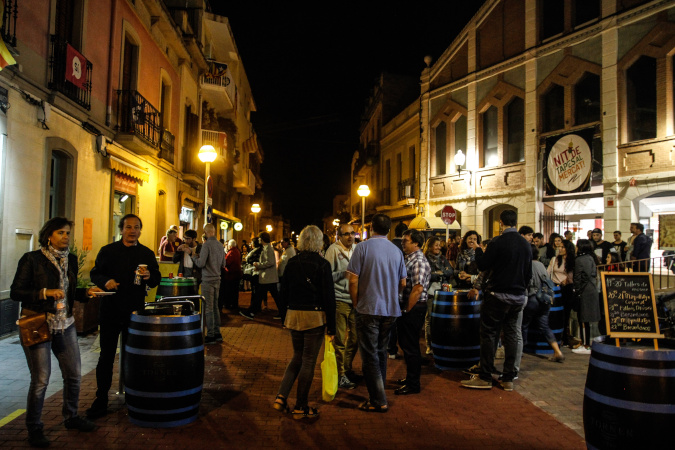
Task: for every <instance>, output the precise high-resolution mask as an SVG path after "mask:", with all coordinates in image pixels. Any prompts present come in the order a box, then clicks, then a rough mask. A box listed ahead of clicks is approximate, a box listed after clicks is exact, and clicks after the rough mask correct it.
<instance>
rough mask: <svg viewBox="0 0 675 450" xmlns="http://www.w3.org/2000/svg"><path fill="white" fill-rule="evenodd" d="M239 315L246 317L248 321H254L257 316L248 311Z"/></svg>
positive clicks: (240, 312)
mask: <svg viewBox="0 0 675 450" xmlns="http://www.w3.org/2000/svg"><path fill="white" fill-rule="evenodd" d="M239 315H240V316H244V317H246V318H247V319H251V320H253V318H254V317H255V314H253V313H251V312H248V311H239Z"/></svg>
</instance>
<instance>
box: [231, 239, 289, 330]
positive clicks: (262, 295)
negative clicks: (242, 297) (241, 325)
mask: <svg viewBox="0 0 675 450" xmlns="http://www.w3.org/2000/svg"><path fill="white" fill-rule="evenodd" d="M258 237H259V238H260V242H262V244H263V247H262V251H261V253H260V259H259V260H258V261H257V262H254V263H253V266H254V267H255V269H256V270H257V271H258V288H257V289H255V291H254V293H253V294H254V295H251V306H249V308H248V309H247V310H246V311H240V312H239V314H241V315H242V316H244V317H246V318H247V319H253V318H254V317H255V315H256V314H258V313H259V312H260V311H261V309H262V308H261V306H262V302H263V299H266V298H267V293H268V292H269V293H270V294H272V298H273V299H274V302H275V303H276V304H277V308H278V310H279V314H278V315H277V316H275V317H274V318H275V319H281V323H284V320H285V318H286V308H285V307H284V305H282V302H281V296H280V295H279V291H278V290H277V283H278V282H279V274H278V272H277V257H276V256H275V255H274V249H273V248H272V244H271V242H272V238H271V237H270V234H269V233H267V232H266V231H263V232H262V233H260V234H259V235H258Z"/></svg>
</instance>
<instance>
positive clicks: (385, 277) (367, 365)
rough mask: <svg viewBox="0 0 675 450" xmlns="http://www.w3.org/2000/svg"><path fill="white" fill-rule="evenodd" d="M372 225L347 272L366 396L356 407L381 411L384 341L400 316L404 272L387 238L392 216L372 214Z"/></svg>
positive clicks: (384, 400) (383, 401)
mask: <svg viewBox="0 0 675 450" xmlns="http://www.w3.org/2000/svg"><path fill="white" fill-rule="evenodd" d="M371 228H372V236H371V237H370V239H368V240H366V241H363V242H361V243H360V244H358V245H357V246H356V248H355V249H354V253H353V255H352V258H351V260H350V261H349V264H348V266H347V273H348V276H349V296H350V297H351V299H352V304H353V305H354V308H355V309H356V329H357V332H358V337H359V351H360V352H361V360H362V362H363V375H364V378H365V380H366V386H367V387H368V395H369V399H368V400H367V401H365V402H364V403H362V404H361V405H359V409H361V410H363V411H378V412H383V411H387V410H388V408H389V405H388V403H387V396H386V394H385V392H384V383H385V380H386V377H387V343H388V341H389V332H390V330H391V327H392V326H393V325H394V322H395V321H396V318H397V317H399V316H400V315H401V307H400V306H399V303H398V292H399V289H402V288H403V287H405V278H406V271H405V264H404V261H403V253H402V252H401V250H400V249H399V248H398V247H396V246H395V245H394V244H392V243H391V242H389V240H387V234H389V229H390V228H391V219H390V218H389V217H388V216H386V215H384V214H375V215H374V216H373V219H372V225H371Z"/></svg>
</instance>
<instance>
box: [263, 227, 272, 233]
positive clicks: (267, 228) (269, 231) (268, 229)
mask: <svg viewBox="0 0 675 450" xmlns="http://www.w3.org/2000/svg"><path fill="white" fill-rule="evenodd" d="M265 229H266V230H267V232H268V233H271V232H272V225H267V226H266V227H265Z"/></svg>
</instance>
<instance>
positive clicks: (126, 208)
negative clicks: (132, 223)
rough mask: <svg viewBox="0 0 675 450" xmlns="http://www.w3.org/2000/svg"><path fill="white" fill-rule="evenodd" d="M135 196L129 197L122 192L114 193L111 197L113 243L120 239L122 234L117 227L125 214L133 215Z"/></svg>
mask: <svg viewBox="0 0 675 450" xmlns="http://www.w3.org/2000/svg"><path fill="white" fill-rule="evenodd" d="M135 203H136V196H135V195H130V194H127V193H124V192H119V191H115V194H114V196H113V220H112V226H113V238H112V241H113V242H117V241H119V240H120V239H122V233H121V232H120V229H119V227H118V226H117V225H118V224H119V222H120V219H122V217H124V216H126V215H127V214H133V213H135V212H136V210H135Z"/></svg>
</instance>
